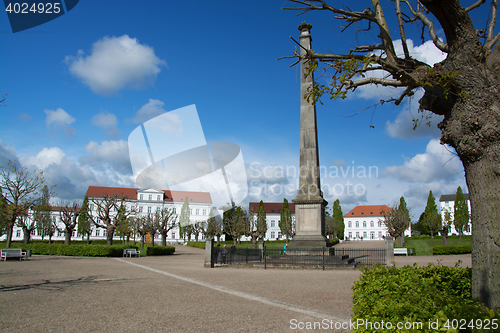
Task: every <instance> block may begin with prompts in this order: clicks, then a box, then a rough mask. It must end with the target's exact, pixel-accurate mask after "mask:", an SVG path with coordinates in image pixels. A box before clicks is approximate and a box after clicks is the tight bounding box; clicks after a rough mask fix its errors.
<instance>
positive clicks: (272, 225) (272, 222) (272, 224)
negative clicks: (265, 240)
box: [271, 220, 276, 238]
mask: <svg viewBox="0 0 500 333" xmlns="http://www.w3.org/2000/svg"><path fill="white" fill-rule="evenodd" d="M275 224H276V221H275V220H271V228H274V227H275ZM272 238H274V237H272Z"/></svg>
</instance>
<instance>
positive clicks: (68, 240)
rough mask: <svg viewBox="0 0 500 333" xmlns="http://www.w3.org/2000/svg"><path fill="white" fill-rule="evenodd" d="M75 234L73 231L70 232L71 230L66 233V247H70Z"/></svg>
mask: <svg viewBox="0 0 500 333" xmlns="http://www.w3.org/2000/svg"><path fill="white" fill-rule="evenodd" d="M72 233H73V231H72V230H71V231H69V230H66V232H65V233H64V244H66V245H70V244H71V234H72Z"/></svg>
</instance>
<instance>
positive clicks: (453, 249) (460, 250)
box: [432, 245, 472, 256]
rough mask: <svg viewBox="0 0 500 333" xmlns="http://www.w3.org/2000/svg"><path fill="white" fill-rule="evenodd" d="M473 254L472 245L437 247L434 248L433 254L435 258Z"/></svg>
mask: <svg viewBox="0 0 500 333" xmlns="http://www.w3.org/2000/svg"><path fill="white" fill-rule="evenodd" d="M471 252H472V246H471V245H436V246H433V247H432V254H433V255H435V256H437V255H447V254H465V253H471Z"/></svg>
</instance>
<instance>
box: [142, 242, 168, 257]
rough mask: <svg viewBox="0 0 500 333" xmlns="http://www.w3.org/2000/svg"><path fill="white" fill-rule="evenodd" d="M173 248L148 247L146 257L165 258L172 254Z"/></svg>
mask: <svg viewBox="0 0 500 333" xmlns="http://www.w3.org/2000/svg"><path fill="white" fill-rule="evenodd" d="M174 252H175V247H173V246H156V245H155V246H150V247H148V248H147V250H146V254H147V255H148V256H165V255H169V254H174Z"/></svg>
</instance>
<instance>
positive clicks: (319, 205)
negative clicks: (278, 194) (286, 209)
mask: <svg viewBox="0 0 500 333" xmlns="http://www.w3.org/2000/svg"><path fill="white" fill-rule="evenodd" d="M311 27H312V25H311V24H307V23H305V22H304V23H302V24H301V25H300V26H299V30H300V45H301V46H302V47H301V50H300V54H301V56H305V55H306V53H307V51H306V50H310V49H311V34H310V30H311ZM308 62H309V60H307V59H304V58H303V59H302V60H301V61H300V172H299V189H298V191H297V197H296V198H295V199H293V200H292V202H293V203H294V204H295V236H294V237H293V239H292V240H291V241H290V243H289V245H288V248H287V251H288V250H292V251H293V250H294V249H299V248H300V249H304V248H308V249H313V250H314V249H318V248H323V247H324V246H327V245H328V241H327V239H326V237H325V214H324V213H325V206H326V205H327V204H328V202H326V200H325V199H323V193H322V191H321V182H320V174H319V153H318V128H317V123H316V106H315V105H314V104H313V103H312V101H308V100H307V99H306V98H305V95H306V94H307V93H308V92H309V89H311V88H312V86H313V82H314V78H313V73H310V74H308V75H306V73H307V66H308Z"/></svg>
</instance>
